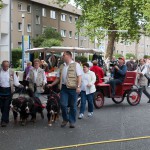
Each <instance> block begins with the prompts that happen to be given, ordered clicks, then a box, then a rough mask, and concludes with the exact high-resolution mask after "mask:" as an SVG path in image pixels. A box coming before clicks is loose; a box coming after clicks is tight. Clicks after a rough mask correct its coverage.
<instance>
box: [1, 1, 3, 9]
mask: <svg viewBox="0 0 150 150" xmlns="http://www.w3.org/2000/svg"><path fill="white" fill-rule="evenodd" d="M2 7H3V1H2V0H0V9H1V8H2Z"/></svg>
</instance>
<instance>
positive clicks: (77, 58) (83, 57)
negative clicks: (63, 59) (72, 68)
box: [75, 56, 87, 64]
mask: <svg viewBox="0 0 150 150" xmlns="http://www.w3.org/2000/svg"><path fill="white" fill-rule="evenodd" d="M75 60H76V61H81V63H82V64H83V63H85V62H87V58H86V57H85V56H76V57H75Z"/></svg>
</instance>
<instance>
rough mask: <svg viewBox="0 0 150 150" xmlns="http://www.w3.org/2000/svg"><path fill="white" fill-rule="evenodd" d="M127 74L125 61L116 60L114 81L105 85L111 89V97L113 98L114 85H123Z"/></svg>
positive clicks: (121, 59) (121, 58) (122, 59)
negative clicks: (108, 85)
mask: <svg viewBox="0 0 150 150" xmlns="http://www.w3.org/2000/svg"><path fill="white" fill-rule="evenodd" d="M126 72H127V67H126V65H125V59H124V58H123V57H120V58H118V64H117V65H115V66H114V70H113V74H114V79H112V80H110V81H108V82H107V83H106V84H110V86H111V89H112V96H115V89H116V85H119V84H121V83H123V81H124V79H125V76H126Z"/></svg>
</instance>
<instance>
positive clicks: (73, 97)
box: [0, 51, 150, 128]
mask: <svg viewBox="0 0 150 150" xmlns="http://www.w3.org/2000/svg"><path fill="white" fill-rule="evenodd" d="M62 57H63V61H64V63H62V64H61V65H60V67H59V69H58V72H57V78H56V80H55V81H53V82H52V83H51V84H47V87H53V86H55V85H57V84H58V83H59V88H60V106H61V111H62V118H63V121H62V123H61V127H65V126H66V125H67V124H68V123H69V127H70V128H75V123H76V115H77V97H78V94H80V95H81V105H80V111H79V116H78V118H79V119H82V118H83V117H84V115H85V107H86V101H87V102H88V117H92V116H93V98H94V93H95V91H96V85H97V84H99V83H102V82H103V78H104V72H103V70H102V68H101V67H99V66H98V61H96V60H93V66H92V67H90V66H89V64H88V63H84V64H82V66H81V65H80V64H79V63H77V62H75V61H74V60H73V59H72V53H71V52H70V51H66V52H64V53H63V56H62ZM130 61H131V60H130ZM148 67H150V65H149V64H146V62H145V60H144V59H140V61H139V66H138V65H137V66H135V65H134V64H129V63H128V62H127V63H126V64H125V59H124V58H123V57H120V58H119V59H118V62H117V63H116V64H115V65H114V66H113V67H112V68H113V69H112V71H111V73H112V77H113V78H112V79H111V80H110V81H108V82H107V84H110V86H111V88H112V94H113V95H114V96H115V87H116V85H118V84H121V83H123V81H124V79H125V75H126V71H131V70H130V69H131V68H134V70H132V71H137V74H138V77H137V79H138V80H137V81H138V82H137V84H138V85H139V86H140V87H141V90H140V94H141V95H142V92H143V93H144V94H145V95H146V96H147V97H148V98H149V101H148V102H150V94H149V93H148V92H147V90H146V86H147V78H146V77H145V74H146V73H148ZM129 68H130V69H129ZM43 69H44V67H43ZM43 69H42V68H41V61H40V60H39V59H35V60H34V65H33V67H32V63H31V62H28V63H27V67H26V69H25V76H24V79H25V81H26V83H25V86H26V85H27V86H29V88H30V89H31V90H32V91H33V92H34V93H35V95H36V96H37V97H39V94H40V93H43V92H44V86H45V85H46V83H47V80H46V76H45V72H44V70H43ZM14 85H15V86H17V87H22V85H21V84H20V83H19V81H18V78H17V76H16V74H15V73H14V71H13V70H11V69H10V68H9V62H8V61H3V62H2V67H1V69H0V109H1V113H2V117H1V126H2V127H5V126H7V124H8V122H9V109H10V107H9V106H10V103H11V93H13V92H14ZM68 106H69V107H70V109H69V112H68Z"/></svg>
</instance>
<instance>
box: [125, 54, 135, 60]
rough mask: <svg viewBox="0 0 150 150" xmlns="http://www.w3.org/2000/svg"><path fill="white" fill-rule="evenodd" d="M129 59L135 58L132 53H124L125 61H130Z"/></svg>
mask: <svg viewBox="0 0 150 150" xmlns="http://www.w3.org/2000/svg"><path fill="white" fill-rule="evenodd" d="M130 57H133V58H134V59H135V58H136V56H135V55H134V54H132V53H126V59H130Z"/></svg>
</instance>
